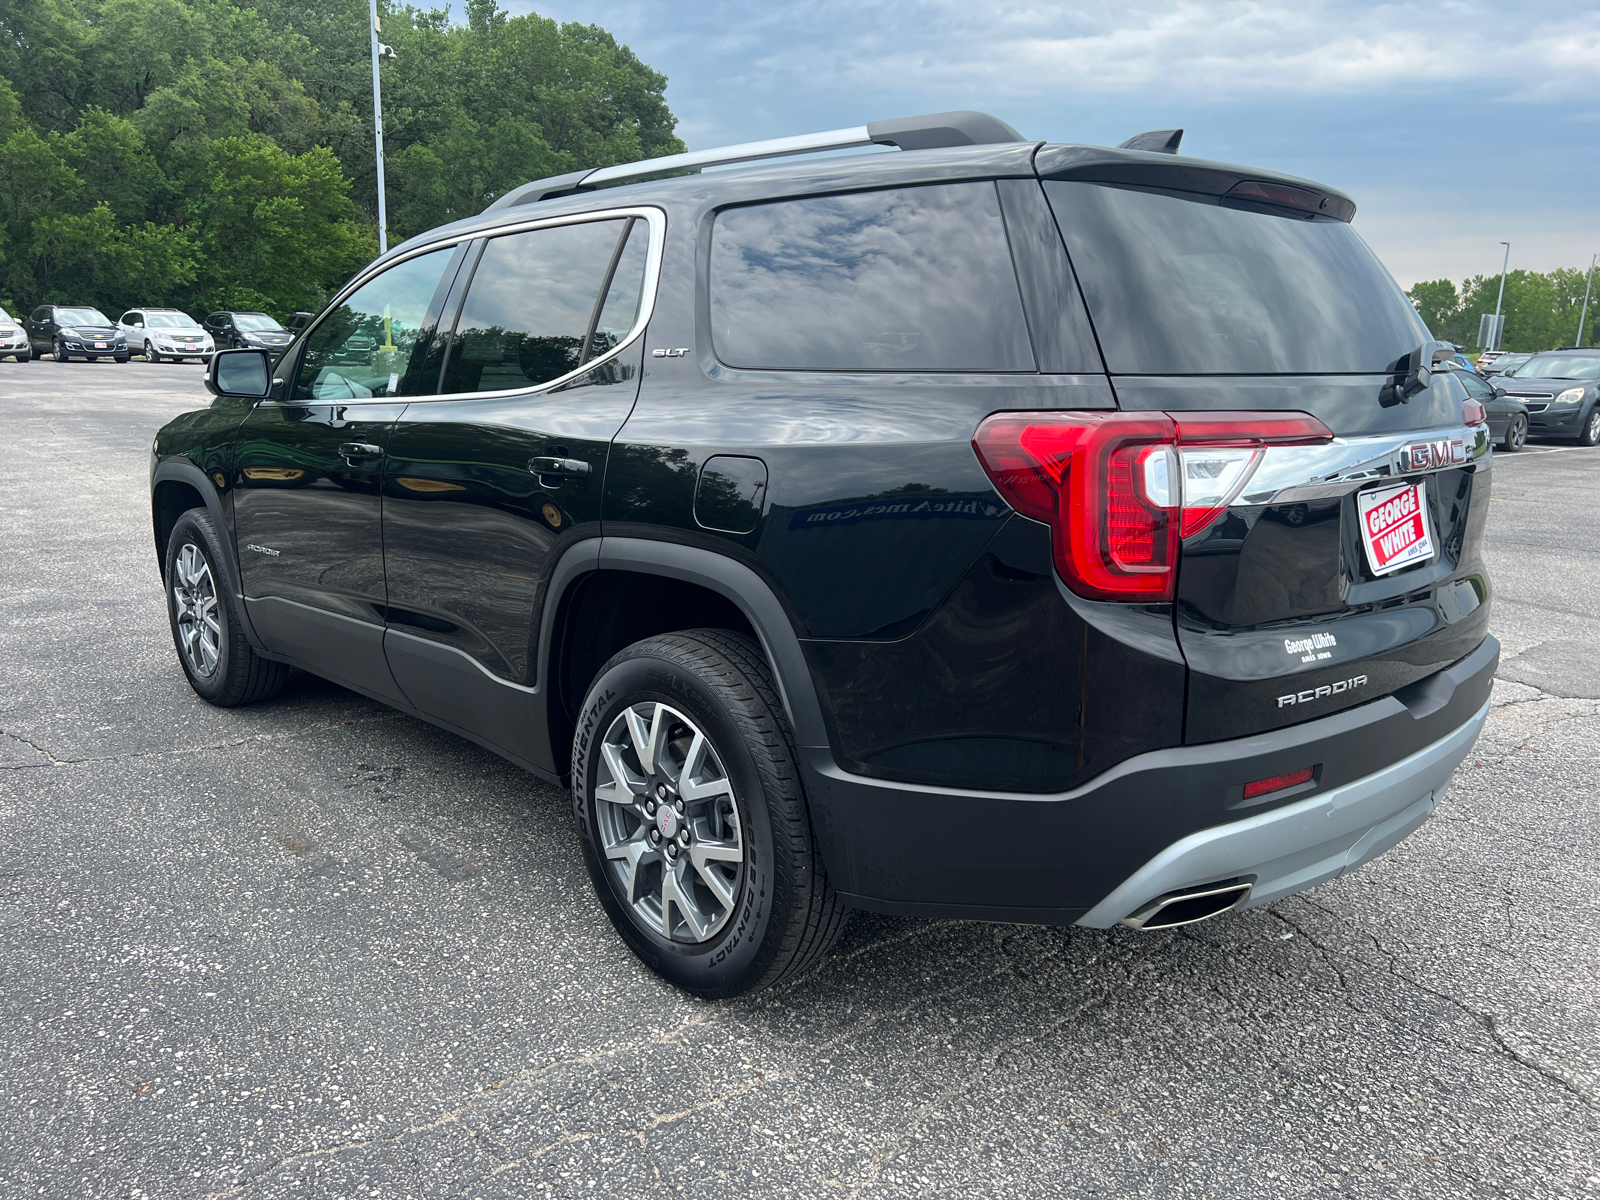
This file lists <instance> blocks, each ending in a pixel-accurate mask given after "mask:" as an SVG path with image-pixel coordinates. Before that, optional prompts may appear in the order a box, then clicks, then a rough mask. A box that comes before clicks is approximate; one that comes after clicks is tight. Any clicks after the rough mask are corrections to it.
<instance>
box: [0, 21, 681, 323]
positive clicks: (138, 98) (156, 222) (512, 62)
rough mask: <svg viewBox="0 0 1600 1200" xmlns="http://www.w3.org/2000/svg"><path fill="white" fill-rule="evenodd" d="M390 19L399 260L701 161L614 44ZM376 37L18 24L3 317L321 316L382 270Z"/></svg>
mask: <svg viewBox="0 0 1600 1200" xmlns="http://www.w3.org/2000/svg"><path fill="white" fill-rule="evenodd" d="M381 7H383V8H384V9H385V11H384V13H383V37H384V40H385V41H387V42H390V43H391V44H393V45H394V46H395V47H396V48H397V50H398V51H399V54H400V57H399V58H398V59H397V60H395V61H392V62H386V63H385V64H384V67H383V89H384V107H385V115H386V119H387V128H386V136H385V145H386V152H387V155H388V159H387V162H386V164H385V166H386V171H387V175H388V178H389V181H390V194H389V198H388V199H389V211H390V214H391V230H390V232H391V233H392V234H393V235H394V236H395V237H396V238H400V237H404V236H408V235H410V234H413V233H417V232H420V231H422V230H424V229H428V228H430V227H432V226H434V225H437V224H440V223H442V222H446V221H451V220H455V219H458V218H460V217H463V216H468V215H472V214H475V213H477V212H479V211H481V210H482V208H483V207H484V206H485V205H486V204H488V203H489V202H490V201H491V200H493V199H494V198H495V197H497V196H499V195H501V194H502V193H503V192H505V191H506V189H508V188H511V187H515V186H517V185H518V184H521V183H523V182H525V181H526V180H529V179H535V178H538V177H540V176H543V175H551V174H559V173H561V172H565V171H570V170H573V169H576V168H578V167H584V166H605V165H609V164H611V163H615V162H621V161H628V160H633V159H637V158H641V157H650V156H658V155H662V154H670V153H674V152H677V151H679V150H681V149H682V148H683V145H682V143H681V142H680V141H679V140H678V139H677V137H676V136H675V135H674V134H673V127H674V125H675V119H674V118H673V116H672V113H671V112H670V111H669V110H668V108H667V106H666V102H665V100H664V98H663V95H664V91H665V88H666V79H665V78H664V77H663V76H662V75H661V74H659V73H658V72H655V71H652V70H651V69H650V68H649V67H647V66H646V65H645V64H643V63H641V62H640V61H639V59H638V58H637V56H635V55H634V54H633V52H632V51H630V50H629V49H628V48H627V47H626V46H622V45H619V44H618V43H617V41H616V39H615V38H613V37H612V36H611V35H610V34H609V33H607V32H606V31H605V30H603V29H600V28H598V27H597V26H593V25H581V24H568V25H558V24H557V23H556V22H554V21H552V20H549V19H548V18H545V17H540V16H537V15H528V16H517V17H514V16H510V15H509V14H507V13H506V12H505V11H503V10H502V9H501V8H500V7H499V6H498V4H497V3H496V0H467V3H466V7H465V10H464V19H463V20H452V18H451V12H450V9H449V8H448V7H442V8H429V9H421V8H415V7H412V6H409V5H407V6H403V7H390V6H388V5H384V6H381ZM458 11H460V10H458ZM367 23H368V12H367V0H0V294H7V295H9V297H10V298H11V299H13V300H15V301H16V302H17V303H18V304H20V305H23V306H25V307H29V306H32V305H34V304H37V303H39V302H42V301H51V300H64V301H74V302H80V303H81V302H92V303H96V304H99V305H101V306H102V307H104V308H106V309H108V310H109V309H121V308H126V307H128V306H129V305H132V304H134V303H157V302H160V303H171V304H180V305H182V306H185V307H191V308H211V307H219V308H220V307H254V308H263V309H266V310H267V311H269V312H273V313H275V314H277V315H279V316H287V315H288V314H289V313H290V312H291V311H293V310H295V309H297V308H304V307H311V306H314V305H316V304H318V303H319V301H320V299H321V298H322V297H323V296H324V295H325V294H326V293H327V292H328V291H329V290H331V289H333V288H335V287H337V286H338V285H339V284H340V283H341V282H342V281H343V280H344V279H345V278H347V277H348V275H349V274H350V273H351V272H352V271H354V270H356V269H357V268H358V267H359V266H360V265H361V264H362V263H364V262H366V261H368V260H370V258H371V257H372V254H373V252H374V250H375V248H376V212H377V202H376V201H377V195H376V174H377V164H376V161H375V158H374V145H373V143H374V138H373V130H372V107H371V91H370V87H371V67H370V63H369V60H368V49H369V41H368V38H369V34H368V24H367Z"/></svg>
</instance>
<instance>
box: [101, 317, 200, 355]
mask: <svg viewBox="0 0 1600 1200" xmlns="http://www.w3.org/2000/svg"><path fill="white" fill-rule="evenodd" d="M117 326H118V328H120V329H121V330H122V332H123V335H124V336H125V337H127V339H128V347H129V349H131V350H132V351H133V352H134V353H135V354H143V355H144V360H145V362H152V363H155V362H160V361H161V360H162V359H164V358H166V359H171V360H173V361H174V362H178V361H181V360H183V359H186V358H194V359H199V360H200V361H201V362H204V361H205V360H206V359H208V358H210V357H211V355H212V353H213V352H214V351H215V350H216V348H217V347H216V343H214V342H213V341H212V340H211V335H210V334H209V333H207V332H206V331H205V330H204V329H202V328H201V327H200V322H199V321H196V320H195V319H194V318H193V317H191V316H190V315H189V314H188V313H186V312H184V311H182V310H181V309H177V308H130V309H129V310H128V311H127V312H125V313H123V314H122V316H121V317H120V318H119V319H118V321H117Z"/></svg>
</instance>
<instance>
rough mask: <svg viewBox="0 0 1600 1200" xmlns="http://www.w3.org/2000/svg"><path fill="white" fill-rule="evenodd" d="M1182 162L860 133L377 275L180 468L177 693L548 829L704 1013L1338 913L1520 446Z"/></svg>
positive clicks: (1397, 320)
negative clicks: (812, 983) (1037, 938)
mask: <svg viewBox="0 0 1600 1200" xmlns="http://www.w3.org/2000/svg"><path fill="white" fill-rule="evenodd" d="M1176 141H1177V137H1176V135H1175V134H1172V135H1168V134H1166V133H1163V134H1161V135H1154V136H1151V135H1145V136H1144V137H1142V138H1141V139H1134V141H1133V142H1132V143H1131V146H1130V147H1128V148H1123V147H1119V148H1116V149H1106V148H1101V147H1096V146H1075V145H1051V144H1045V143H1039V142H1030V141H1026V140H1024V139H1022V138H1021V137H1020V136H1019V135H1018V134H1016V132H1015V131H1014V130H1012V129H1010V127H1009V126H1006V125H1004V124H1003V123H1002V122H999V121H997V120H995V119H994V118H992V117H985V116H983V115H982V114H974V113H954V114H939V115H938V116H936V117H931V118H913V119H907V120H902V121H894V122H880V123H875V124H873V125H868V126H864V127H862V128H860V129H859V130H853V131H842V133H835V134H831V135H827V136H825V137H818V138H813V139H806V138H795V139H784V140H781V141H778V142H772V143H756V144H754V145H752V146H747V147H735V148H733V149H732V150H729V151H724V152H719V153H710V152H707V153H704V154H689V155H680V156H676V157H674V158H669V159H659V160H654V161H653V162H650V163H643V164H635V165H633V166H632V167H626V168H623V167H613V168H607V169H604V170H600V171H590V172H576V173H574V174H572V175H568V176H562V177H559V178H556V179H553V180H546V181H542V182H540V183H536V184H530V185H528V186H526V187H524V188H521V189H518V190H517V191H515V192H513V193H510V194H509V195H507V196H506V197H504V198H502V199H501V200H500V201H498V202H496V203H495V204H494V205H491V207H490V209H489V210H488V211H485V212H484V213H482V214H480V215H479V216H477V217H475V218H471V219H468V220H464V221H460V222H458V223H456V224H453V225H449V226H445V227H443V228H441V229H437V230H434V231H433V232H431V233H428V234H425V235H423V236H421V237H418V238H415V239H413V240H412V241H410V242H407V243H406V244H404V245H402V246H399V247H397V248H395V249H394V250H392V251H390V252H389V253H388V254H386V255H385V256H383V257H382V258H380V259H379V260H378V261H377V262H375V263H373V264H372V266H371V267H369V268H367V269H366V270H365V271H363V272H362V273H361V274H360V275H359V276H358V277H357V278H356V279H355V280H353V281H352V282H351V283H350V284H349V285H348V286H347V287H346V288H345V290H344V291H343V292H342V293H341V294H339V295H338V296H337V297H335V299H334V300H333V302H332V303H331V304H330V305H329V306H328V307H327V308H326V309H325V310H324V311H323V312H322V313H321V314H319V316H318V317H317V319H316V320H315V321H314V322H313V323H312V324H311V325H310V327H309V328H308V329H307V330H306V331H305V332H304V333H302V334H301V335H299V336H298V337H297V338H296V340H295V342H294V344H293V345H292V346H291V347H289V348H288V350H287V351H285V352H284V353H283V354H282V355H281V356H274V355H269V353H267V352H264V351H261V350H237V351H224V352H221V353H219V354H217V356H216V358H215V360H214V362H213V364H212V365H211V367H209V368H208V372H207V384H208V386H209V387H210V388H211V390H212V391H213V392H215V393H216V396H217V398H216V399H215V400H214V401H213V402H212V403H211V405H210V407H208V408H204V409H201V410H199V411H196V412H192V413H188V414H186V415H184V416H182V417H179V418H178V419H177V420H175V421H173V422H172V423H171V424H169V425H167V426H166V427H165V428H164V429H162V430H161V432H160V434H159V435H158V436H157V438H156V442H155V446H154V450H153V457H152V464H151V484H152V497H153V511H154V525H155V543H156V549H157V551H158V553H159V555H160V558H161V566H162V570H163V572H164V578H165V580H166V587H167V595H168V598H169V608H170V614H171V623H172V630H173V635H174V639H175V641H176V643H177V648H178V652H179V660H180V662H181V663H182V666H183V669H184V671H185V672H186V673H187V675H188V677H189V680H190V682H191V683H192V685H193V687H194V689H195V691H196V692H198V693H199V694H200V695H201V696H202V697H204V698H205V699H207V700H209V701H211V702H212V703H214V704H220V705H234V704H243V703H249V702H252V701H258V700H262V699H265V698H266V697H268V696H270V695H272V694H273V693H274V692H275V691H276V690H277V689H278V688H279V687H280V686H281V685H282V683H283V681H284V677H285V674H286V672H287V671H288V669H289V667H290V666H291V665H293V666H298V667H301V668H304V669H306V670H308V671H313V672H315V673H317V674H319V675H322V676H326V677H327V678H329V679H332V680H335V681H337V682H339V683H341V684H344V685H346V686H348V687H351V688H353V689H356V690H358V691H360V692H363V693H365V694H366V695H368V696H372V697H375V698H377V699H380V700H382V701H384V702H385V703H387V704H390V705H393V706H394V707H395V708H398V709H400V710H402V711H404V712H407V713H411V714H413V715H415V716H418V717H421V718H423V719H424V720H428V721H431V722H433V723H435V724H437V725H439V726H442V727H444V728H445V729H449V730H452V731H455V732H456V733H459V734H461V735H462V736H465V737H468V738H471V739H472V740H474V741H476V742H478V743H480V744H482V745H484V746H486V747H488V748H490V749H492V750H494V751H495V752H496V753H499V754H501V755H503V756H504V757H506V758H508V759H510V760H511V761H513V762H516V763H518V764H520V765H522V766H523V767H525V768H526V769H528V770H529V771H531V772H532V773H534V774H535V775H537V776H539V777H541V778H543V779H546V780H549V781H551V782H559V783H562V784H569V783H570V786H571V791H572V798H573V809H574V813H575V816H576V821H577V826H578V830H579V832H580V835H581V842H582V846H583V852H584V854H585V856H586V858H587V862H588V867H589V871H590V873H591V875H592V877H593V881H594V885H595V888H596V891H597V893H598V895H599V898H600V900H601V902H602V904H603V905H604V906H605V908H606V910H607V912H608V913H609V915H610V917H611V919H612V921H613V922H614V923H615V925H616V928H617V929H618V930H619V931H620V933H621V935H622V936H623V937H624V938H625V939H626V940H627V941H628V943H629V944H630V945H631V946H632V947H633V948H634V949H635V950H636V951H637V952H638V954H639V955H640V957H642V958H643V959H644V960H645V961H646V962H647V963H648V964H649V965H650V966H652V967H653V968H654V969H655V970H657V971H658V972H660V973H661V974H662V975H664V976H665V977H666V978H668V979H670V980H672V981H674V982H675V983H677V984H679V985H681V986H683V987H685V988H688V989H690V990H692V991H694V992H697V993H699V994H701V995H704V996H727V995H733V994H736V993H740V992H745V991H749V990H752V989H755V988H759V987H763V986H766V985H769V984H771V983H773V982H775V981H777V980H779V979H782V978H785V977H788V976H790V975H791V974H793V973H795V972H797V971H800V970H802V969H804V968H805V967H806V966H807V965H808V964H809V963H811V962H813V961H814V960H815V959H816V958H818V957H819V956H820V955H821V954H823V953H824V952H825V951H826V949H827V948H828V946H829V945H830V944H831V943H832V942H833V940H834V939H835V937H836V936H837V934H838V932H839V930H840V928H841V926H842V923H843V920H844V917H845V914H846V912H847V911H848V910H849V909H851V908H863V909H869V910H873V911H877V912H885V913H898V914H911V915H927V916H943V917H965V918H976V919H983V920H993V921H1011V922H1038V923H1047V924H1063V925H1064V924H1078V925H1083V926H1087V927H1091V928H1107V927H1110V926H1112V925H1116V924H1118V923H1121V924H1124V925H1131V926H1134V927H1143V928H1159V927H1168V926H1172V925H1177V924H1181V923H1183V922H1186V921H1193V920H1199V919H1202V918H1206V917H1210V916H1213V915H1216V914H1217V913H1220V912H1223V911H1226V910H1229V909H1234V908H1243V907H1249V906H1251V905H1256V904H1264V903H1267V902H1270V901H1272V900H1274V899H1276V898H1278V897H1281V896H1284V895H1287V894H1289V893H1292V892H1297V891H1301V890H1303V889H1306V888H1309V887H1312V886H1314V885H1316V884H1318V883H1320V882H1322V881H1324V880H1327V879H1331V878H1333V877H1334V876H1337V875H1339V874H1341V873H1343V872H1345V871H1348V870H1351V869H1353V868H1355V867H1357V866H1359V865H1360V864H1362V863H1364V862H1366V861H1368V860H1369V859H1371V858H1373V857H1375V856H1376V855H1379V854H1381V853H1383V852H1384V851H1385V850H1387V849H1388V848H1389V847H1391V846H1393V845H1394V844H1395V843H1397V842H1399V841H1400V840H1401V839H1402V838H1404V837H1406V836H1407V835H1408V834H1409V833H1410V832H1411V831H1412V830H1413V829H1415V828H1417V826H1419V825H1420V824H1421V823H1422V822H1423V821H1425V820H1426V819H1427V818H1428V816H1429V815H1430V814H1431V813H1432V812H1433V810H1434V807H1435V805H1436V804H1437V802H1438V799H1439V797H1440V795H1441V794H1442V792H1443V791H1444V789H1445V786H1446V784H1447V783H1448V781H1449V779H1450V776H1451V773H1452V771H1453V770H1454V769H1455V767H1456V765H1457V764H1458V763H1459V762H1460V761H1461V759H1462V758H1463V757H1464V756H1465V755H1466V753H1467V752H1468V750H1469V749H1470V747H1471V746H1472V744H1473V741H1474V739H1475V738H1476V737H1477V734H1478V730H1479V728H1480V727H1481V725H1482V723H1483V721H1484V718H1485V715H1486V713H1487V710H1488V695H1489V686H1490V680H1491V677H1492V676H1493V673H1494V669H1495V665H1496V661H1497V657H1498V645H1497V643H1496V642H1495V640H1494V639H1493V638H1492V637H1489V636H1488V634H1487V623H1488V615H1489V580H1488V575H1487V572H1486V570H1485V567H1484V563H1483V560H1482V557H1481V554H1480V544H1481V541H1482V535H1483V528H1484V522H1485V519H1486V515H1487V510H1488V493H1489V468H1490V463H1491V458H1492V456H1491V449H1490V443H1489V434H1488V430H1487V427H1486V426H1485V424H1484V416H1483V412H1482V407H1481V405H1480V404H1479V403H1478V402H1476V401H1473V400H1471V399H1469V398H1468V397H1467V396H1466V395H1465V393H1464V392H1463V390H1462V386H1461V384H1460V382H1459V380H1457V379H1456V378H1455V377H1454V376H1453V374H1452V373H1451V372H1450V371H1448V370H1440V371H1439V372H1438V373H1437V374H1435V373H1434V372H1433V367H1434V366H1435V365H1436V363H1438V362H1440V361H1442V360H1443V359H1445V358H1447V357H1448V355H1449V348H1448V347H1447V346H1445V345H1444V344H1443V343H1436V342H1433V341H1432V340H1431V339H1430V337H1429V334H1428V331H1427V330H1426V329H1425V328H1424V327H1423V325H1422V323H1421V322H1420V321H1419V319H1418V317H1417V314H1416V312H1415V311H1414V310H1413V308H1412V306H1411V305H1410V304H1409V303H1408V302H1407V300H1406V298H1405V296H1404V295H1403V294H1402V293H1401V291H1400V289H1399V288H1398V287H1397V286H1396V285H1395V283H1394V282H1393V281H1392V280H1391V278H1390V277H1389V275H1388V274H1387V273H1386V272H1385V270H1384V269H1383V267H1382V266H1381V265H1380V264H1379V263H1378V261H1377V259H1376V258H1375V257H1374V256H1373V255H1372V253H1371V252H1370V251H1369V250H1368V249H1367V247H1366V246H1365V244H1364V243H1363V242H1362V241H1361V239H1360V238H1359V237H1358V236H1357V235H1356V233H1355V232H1354V230H1353V229H1352V228H1351V226H1350V223H1349V222H1350V219H1351V217H1352V216H1353V214H1354V211H1355V206H1354V204H1353V203H1352V202H1351V201H1350V200H1349V199H1348V198H1347V197H1345V196H1343V195H1341V194H1339V193H1338V192H1336V191H1333V190H1331V189H1329V188H1326V187H1323V186H1321V185H1318V184H1314V183H1310V182H1307V181H1305V180H1302V179H1294V178H1288V177H1284V176H1281V175H1277V174H1275V173H1273V172H1270V171H1263V170H1258V169H1256V168H1253V167H1240V166H1232V165H1228V164H1225V163H1217V162H1207V161H1202V160H1199V159H1194V158H1187V157H1180V156H1178V155H1177V154H1176V153H1175V149H1176ZM871 142H881V143H887V144H892V145H896V146H899V147H900V148H901V149H902V151H903V152H902V153H899V154H871V155H859V156H853V157H837V156H835V157H830V158H825V159H813V160H810V161H805V162H799V163H792V162H791V163H781V162H775V161H771V160H772V158H773V157H774V156H778V155H783V154H791V153H796V152H799V151H801V150H806V149H827V148H833V147H837V146H841V145H866V144H868V143H871ZM1145 147H1149V148H1145ZM741 160H757V161H754V162H752V163H749V165H745V166H743V167H741V168H739V169H733V170H726V171H719V172H715V173H710V174H699V175H684V174H682V173H681V172H682V171H683V170H684V169H685V168H692V167H695V166H703V165H708V164H710V163H713V162H738V161H741ZM665 171H678V172H680V173H679V174H678V175H677V176H676V177H674V178H667V179H660V178H655V179H648V178H642V177H645V176H647V175H650V174H659V173H661V172H665ZM630 180H632V182H629V181H630ZM605 184H614V185H621V186H611V187H604V186H601V185H605ZM353 348H359V350H360V353H355V352H354V351H353Z"/></svg>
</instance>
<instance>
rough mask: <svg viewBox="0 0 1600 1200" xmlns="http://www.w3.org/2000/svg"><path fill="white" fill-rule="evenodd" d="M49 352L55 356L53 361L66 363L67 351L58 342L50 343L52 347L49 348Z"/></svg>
mask: <svg viewBox="0 0 1600 1200" xmlns="http://www.w3.org/2000/svg"><path fill="white" fill-rule="evenodd" d="M50 352H51V353H52V354H53V355H55V360H56V361H57V362H66V361H67V349H66V347H65V346H63V345H62V344H61V343H60V342H54V343H52V345H51V347H50Z"/></svg>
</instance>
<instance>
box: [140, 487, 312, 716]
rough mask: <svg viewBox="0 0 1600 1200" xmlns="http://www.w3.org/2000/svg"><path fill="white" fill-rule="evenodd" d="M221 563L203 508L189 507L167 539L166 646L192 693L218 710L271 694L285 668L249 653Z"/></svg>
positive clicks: (280, 683) (278, 686)
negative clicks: (170, 646)
mask: <svg viewBox="0 0 1600 1200" xmlns="http://www.w3.org/2000/svg"><path fill="white" fill-rule="evenodd" d="M222 563H223V557H222V543H221V541H220V540H219V539H218V537H217V531H216V527H215V526H214V525H212V523H211V517H210V516H209V515H208V514H207V512H206V510H205V509H203V508H191V509H190V510H189V511H188V512H186V513H184V514H183V516H181V517H179V518H178V521H177V524H176V525H174V526H173V528H172V536H171V537H170V538H168V539H167V555H166V572H165V575H166V581H167V618H168V621H169V623H170V624H171V626H172V642H173V645H174V646H175V647H176V648H177V651H178V661H179V663H181V664H182V665H183V673H184V674H185V675H186V676H188V678H189V686H190V687H192V688H194V690H195V694H196V695H198V696H199V697H200V698H201V699H202V700H205V701H207V702H208V703H210V704H215V705H217V706H218V707H220V708H233V707H234V706H236V705H240V704H255V703H257V702H258V701H261V700H267V699H270V698H271V697H272V696H275V695H277V694H278V692H279V691H281V690H282V688H283V684H284V681H285V680H286V679H287V678H288V677H289V668H288V667H286V666H284V665H283V664H282V663H275V662H270V661H268V660H267V659H264V658H262V657H260V656H259V655H258V654H256V652H255V650H254V649H252V648H251V645H250V643H249V641H248V640H247V639H246V638H245V635H244V629H243V628H242V627H241V625H240V623H239V614H238V612H237V610H236V608H235V601H234V597H233V594H232V592H231V591H230V590H229V588H228V587H227V585H226V579H227V576H226V574H225V573H224V568H223V566H222Z"/></svg>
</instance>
